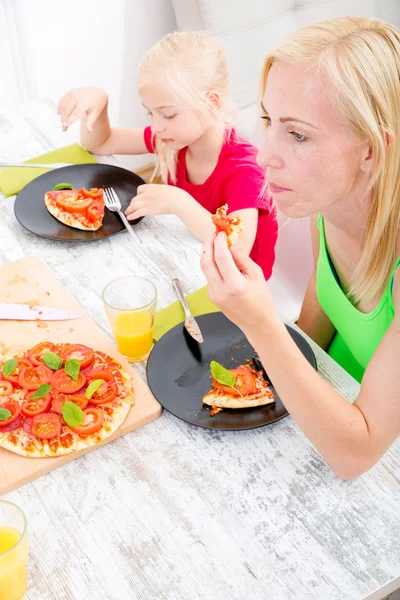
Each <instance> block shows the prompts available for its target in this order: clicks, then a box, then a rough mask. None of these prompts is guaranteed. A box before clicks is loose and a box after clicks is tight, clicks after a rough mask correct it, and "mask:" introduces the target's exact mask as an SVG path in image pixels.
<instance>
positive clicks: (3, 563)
mask: <svg viewBox="0 0 400 600" xmlns="http://www.w3.org/2000/svg"><path fill="white" fill-rule="evenodd" d="M27 564H28V529H27V524H26V518H25V515H24V513H23V512H22V510H21V509H20V508H18V506H16V505H15V504H13V503H12V502H7V501H6V500H0V600H22V598H23V597H24V596H25V594H26V592H27V589H28V582H27Z"/></svg>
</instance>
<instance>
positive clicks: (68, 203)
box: [44, 188, 104, 231]
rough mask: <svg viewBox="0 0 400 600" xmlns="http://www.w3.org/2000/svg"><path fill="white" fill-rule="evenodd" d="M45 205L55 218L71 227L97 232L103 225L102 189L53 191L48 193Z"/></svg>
mask: <svg viewBox="0 0 400 600" xmlns="http://www.w3.org/2000/svg"><path fill="white" fill-rule="evenodd" d="M44 203H45V205H46V208H47V210H48V211H49V213H50V214H51V215H52V216H53V217H55V218H56V219H58V220H59V221H61V223H64V225H68V226H69V227H75V229H83V230H85V231H96V230H97V229H100V227H101V226H102V225H103V218H104V196H103V190H102V189H101V188H100V189H98V188H91V189H90V190H85V188H82V189H80V190H75V189H71V190H70V189H62V190H52V191H50V192H46V194H45V197H44Z"/></svg>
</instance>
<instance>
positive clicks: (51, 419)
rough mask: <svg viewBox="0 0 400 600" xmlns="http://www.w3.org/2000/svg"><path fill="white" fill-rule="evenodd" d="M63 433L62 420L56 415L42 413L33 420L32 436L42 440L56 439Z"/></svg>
mask: <svg viewBox="0 0 400 600" xmlns="http://www.w3.org/2000/svg"><path fill="white" fill-rule="evenodd" d="M60 431H61V419H60V416H59V415H56V414H55V413H42V414H41V415H36V416H34V417H33V420H32V435H34V436H36V437H38V438H40V439H41V440H49V439H50V438H53V437H56V436H57V435H58V434H59V433H60Z"/></svg>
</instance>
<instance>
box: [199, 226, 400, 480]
mask: <svg viewBox="0 0 400 600" xmlns="http://www.w3.org/2000/svg"><path fill="white" fill-rule="evenodd" d="M204 253H205V254H204ZM202 266H203V270H204V273H205V275H206V277H207V280H208V283H209V296H210V299H211V300H212V301H213V302H215V303H216V304H217V305H218V306H220V307H221V308H222V310H223V311H224V313H225V314H226V315H227V317H228V318H230V319H231V320H232V321H233V322H235V323H236V324H237V325H238V326H239V327H240V328H241V329H242V331H243V332H244V333H245V334H246V336H247V338H248V339H249V341H250V343H251V344H252V345H253V346H254V348H255V349H256V350H257V352H258V354H259V356H260V359H261V361H262V363H263V364H264V366H265V368H266V370H267V372H268V375H269V377H270V378H271V380H272V381H273V383H274V386H275V388H276V390H277V392H278V393H279V396H280V397H281V398H282V401H283V403H284V404H285V406H286V408H287V409H288V411H289V412H290V414H291V415H292V417H293V418H294V419H295V421H296V422H297V423H298V425H299V426H300V427H301V429H302V430H303V431H304V433H305V434H306V435H307V437H308V438H309V439H310V440H311V441H312V443H313V444H314V445H315V446H316V448H317V449H318V450H319V452H320V453H321V454H322V456H323V457H324V458H325V459H326V461H327V462H328V463H329V464H330V466H331V467H332V469H333V471H334V472H335V474H336V475H337V476H338V477H340V478H342V479H351V478H353V477H356V476H358V475H361V474H362V473H364V472H365V471H367V470H368V469H370V468H371V467H372V466H373V465H374V464H375V463H376V462H377V461H378V460H379V458H380V457H381V456H382V455H383V454H384V452H385V451H386V450H387V449H388V448H389V447H390V445H391V444H392V443H393V441H394V440H395V438H396V437H397V435H399V433H400V408H399V406H400V372H399V369H398V367H397V365H396V363H397V356H398V354H399V353H400V282H399V281H397V282H396V290H395V295H396V300H395V305H396V313H397V316H396V317H395V319H394V321H393V323H392V325H391V327H390V328H389V330H388V331H387V333H386V335H385V337H384V338H383V340H382V342H381V344H380V345H379V348H378V350H377V351H376V353H375V356H374V357H373V359H372V360H371V362H370V364H369V365H368V368H367V370H366V373H365V376H364V379H363V383H362V386H361V391H360V394H359V396H358V398H357V400H356V402H355V403H354V404H350V403H349V402H347V401H346V400H345V398H343V397H342V396H341V395H340V394H339V393H338V392H336V391H335V390H334V389H333V388H332V387H331V385H330V384H329V383H327V382H326V381H325V380H324V379H323V378H322V377H321V376H320V375H319V374H318V373H317V372H315V371H314V369H313V368H312V367H311V365H310V364H309V363H308V361H307V360H306V359H305V358H304V356H303V354H302V353H301V352H300V350H299V349H298V347H297V346H296V344H295V343H294V342H293V340H292V339H291V337H290V335H289V334H288V332H287V330H286V328H285V326H284V324H283V323H282V321H281V320H280V318H279V315H278V313H277V311H276V308H275V306H274V304H273V301H272V298H271V296H270V293H269V290H268V286H267V284H266V283H265V281H263V277H262V273H261V269H259V267H258V266H257V265H255V264H254V263H253V261H251V260H250V259H249V258H248V257H247V256H245V255H244V254H243V253H240V252H236V251H235V250H234V247H233V248H232V249H231V252H229V250H228V248H227V244H226V237H225V236H224V235H223V234H219V235H218V236H217V238H216V240H215V249H214V244H212V243H208V244H207V245H206V246H205V248H204V251H203V254H202ZM221 274H222V275H221ZM399 279H400V277H399Z"/></svg>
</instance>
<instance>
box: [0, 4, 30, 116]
mask: <svg viewBox="0 0 400 600" xmlns="http://www.w3.org/2000/svg"><path fill="white" fill-rule="evenodd" d="M20 9H21V4H20V3H19V2H18V0H0V80H1V84H0V110H4V109H7V108H11V107H13V106H15V105H17V104H19V103H20V102H26V101H27V100H29V99H31V98H33V97H34V96H35V95H36V88H35V83H34V79H33V77H32V71H31V70H30V69H29V64H28V61H27V53H26V51H25V48H24V44H23V32H22V27H23V23H22V21H21V10H20Z"/></svg>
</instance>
